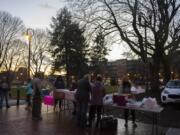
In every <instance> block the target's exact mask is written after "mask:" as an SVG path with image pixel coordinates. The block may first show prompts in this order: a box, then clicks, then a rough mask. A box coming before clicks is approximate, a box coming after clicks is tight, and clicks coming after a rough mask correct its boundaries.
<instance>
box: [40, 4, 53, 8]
mask: <svg viewBox="0 0 180 135" xmlns="http://www.w3.org/2000/svg"><path fill="white" fill-rule="evenodd" d="M39 7H41V8H44V9H56V8H55V7H53V6H51V5H49V4H47V3H44V4H39Z"/></svg>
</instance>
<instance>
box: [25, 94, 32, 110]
mask: <svg viewBox="0 0 180 135" xmlns="http://www.w3.org/2000/svg"><path fill="white" fill-rule="evenodd" d="M31 96H32V95H31V94H27V95H26V101H27V106H28V107H31Z"/></svg>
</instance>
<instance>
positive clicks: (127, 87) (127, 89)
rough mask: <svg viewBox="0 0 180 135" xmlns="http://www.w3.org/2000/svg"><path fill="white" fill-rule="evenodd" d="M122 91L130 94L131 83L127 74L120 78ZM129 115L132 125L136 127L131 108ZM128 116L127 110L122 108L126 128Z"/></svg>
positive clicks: (133, 111)
mask: <svg viewBox="0 0 180 135" xmlns="http://www.w3.org/2000/svg"><path fill="white" fill-rule="evenodd" d="M122 93H123V94H131V83H130V81H129V79H128V77H127V76H125V77H124V78H123V80H122ZM131 115H132V122H133V127H137V125H136V123H135V110H131ZM128 116H129V110H128V109H125V110H124V117H125V124H124V126H125V127H126V128H127V127H128Z"/></svg>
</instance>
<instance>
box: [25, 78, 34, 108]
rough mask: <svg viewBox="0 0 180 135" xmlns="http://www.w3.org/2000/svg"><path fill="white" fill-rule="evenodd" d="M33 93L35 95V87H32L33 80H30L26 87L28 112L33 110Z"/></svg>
mask: <svg viewBox="0 0 180 135" xmlns="http://www.w3.org/2000/svg"><path fill="white" fill-rule="evenodd" d="M32 93H33V86H32V82H31V78H29V79H28V81H27V86H26V101H27V106H26V108H25V109H27V110H29V109H31V107H32V104H31V97H32Z"/></svg>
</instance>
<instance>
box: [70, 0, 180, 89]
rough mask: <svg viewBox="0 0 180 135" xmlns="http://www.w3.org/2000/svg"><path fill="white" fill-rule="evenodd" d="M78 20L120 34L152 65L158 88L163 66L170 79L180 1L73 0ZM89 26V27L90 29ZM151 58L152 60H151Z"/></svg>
mask: <svg viewBox="0 0 180 135" xmlns="http://www.w3.org/2000/svg"><path fill="white" fill-rule="evenodd" d="M69 1H70V2H71V4H73V7H74V9H75V10H77V12H76V13H77V14H76V16H77V17H76V19H79V20H81V22H82V24H83V23H84V24H85V25H84V26H87V27H90V28H91V29H94V30H96V29H98V28H99V27H101V28H103V29H105V30H106V32H107V34H112V33H113V34H114V33H116V34H117V35H118V36H119V39H120V40H122V41H123V42H125V43H126V44H127V45H128V46H129V47H130V48H131V50H132V51H133V52H134V53H136V54H137V55H138V56H139V57H140V58H141V59H142V60H143V61H144V62H145V63H146V64H147V66H148V67H149V68H150V71H151V76H152V86H153V88H152V89H154V90H156V89H158V83H157V82H158V81H159V76H158V73H159V70H160V65H161V64H162V65H163V68H164V74H165V81H167V80H169V78H170V64H169V61H170V54H173V53H174V52H175V51H176V50H178V48H179V47H180V46H179V44H180V1H179V0H92V1H89V0H69ZM90 28H88V29H90ZM149 58H151V60H149Z"/></svg>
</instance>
